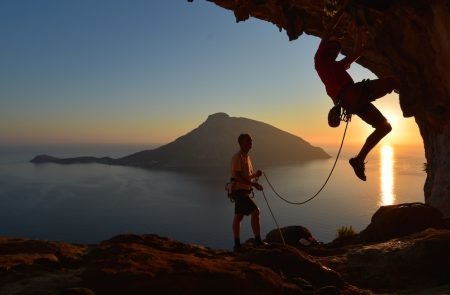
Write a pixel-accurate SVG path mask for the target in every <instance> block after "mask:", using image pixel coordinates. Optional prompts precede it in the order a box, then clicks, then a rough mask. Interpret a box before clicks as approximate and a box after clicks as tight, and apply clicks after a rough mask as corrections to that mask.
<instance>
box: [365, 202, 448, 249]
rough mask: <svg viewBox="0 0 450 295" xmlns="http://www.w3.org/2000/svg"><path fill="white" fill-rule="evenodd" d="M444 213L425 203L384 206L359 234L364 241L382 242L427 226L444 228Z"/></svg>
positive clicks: (418, 230)
mask: <svg viewBox="0 0 450 295" xmlns="http://www.w3.org/2000/svg"><path fill="white" fill-rule="evenodd" d="M443 227H445V225H444V219H443V218H442V214H441V213H440V212H439V211H438V210H437V209H435V208H433V207H431V206H429V205H426V204H423V203H406V204H399V205H390V206H382V207H380V209H378V211H377V212H375V214H374V215H373V216H372V220H371V223H370V224H369V225H368V226H367V228H366V229H364V230H363V231H362V232H361V233H360V234H359V240H360V241H362V242H382V241H387V240H389V239H392V238H398V237H402V236H405V235H408V234H412V233H416V232H420V231H422V230H424V229H427V228H443Z"/></svg>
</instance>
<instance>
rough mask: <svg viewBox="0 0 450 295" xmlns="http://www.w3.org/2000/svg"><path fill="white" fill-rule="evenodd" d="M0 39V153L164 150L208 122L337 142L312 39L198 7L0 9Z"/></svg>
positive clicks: (356, 70) (74, 4)
mask: <svg viewBox="0 0 450 295" xmlns="http://www.w3.org/2000/svg"><path fill="white" fill-rule="evenodd" d="M0 36H1V38H2V39H1V45H0V56H1V58H0V103H1V109H0V143H164V142H167V141H170V140H172V139H174V138H176V137H178V136H180V135H182V134H184V133H186V132H187V131H189V130H191V129H192V128H195V127H196V126H198V125H199V124H200V123H201V122H202V121H204V120H205V119H206V117H207V116H208V115H209V114H212V113H215V112H219V111H223V112H227V113H229V114H230V115H232V116H243V117H249V118H253V119H256V120H261V121H265V122H267V123H270V124H273V125H275V126H277V127H279V128H281V129H284V130H287V131H289V132H291V133H294V134H296V135H299V136H302V137H304V138H305V139H307V140H308V139H310V140H313V141H322V139H324V138H327V137H328V136H329V135H330V134H332V133H330V132H336V131H330V130H329V129H328V127H327V125H326V119H325V118H326V113H327V112H328V109H329V108H330V106H331V100H329V98H327V96H326V93H325V90H324V89H323V86H322V84H321V82H320V80H319V78H318V76H317V74H316V72H315V71H314V66H313V61H312V58H313V55H314V52H315V50H316V47H317V45H318V42H319V39H317V38H315V37H310V36H302V37H301V38H300V39H299V40H297V41H294V42H289V41H288V38H287V36H286V35H285V33H284V32H282V33H280V32H279V31H278V29H277V28H276V27H275V26H273V25H271V24H269V23H266V22H262V21H259V20H256V19H251V20H249V21H246V22H244V23H239V24H236V22H235V19H234V15H233V13H232V12H230V11H226V10H224V9H222V8H219V7H218V6H216V5H214V4H212V3H210V2H207V1H204V0H196V1H194V2H193V3H188V2H187V1H182V0H166V1H144V0H132V1H126V0H108V1H106V0H89V1H88V0H80V1H61V0H58V1H57V0H53V1H50V0H40V1H32V0H15V1H2V2H0ZM351 73H352V75H353V77H354V78H355V80H361V79H362V78H366V77H372V78H373V77H374V76H373V75H372V74H371V73H370V72H368V71H367V70H365V69H363V68H361V67H359V66H356V67H352V70H351ZM389 100H390V102H389V103H388V105H386V107H387V108H389V109H392V110H393V112H394V113H395V115H394V116H399V115H398V114H399V112H398V111H399V108H398V102H397V100H396V98H393V99H389ZM355 125H356V124H355ZM361 128H365V127H355V128H354V130H355V132H360V131H361V130H366V129H361ZM338 133H340V131H339V132H338ZM355 134H356V133H355ZM360 137H362V138H361V140H362V139H364V138H363V137H364V136H360Z"/></svg>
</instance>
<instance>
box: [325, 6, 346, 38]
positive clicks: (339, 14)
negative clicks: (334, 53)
mask: <svg viewBox="0 0 450 295" xmlns="http://www.w3.org/2000/svg"><path fill="white" fill-rule="evenodd" d="M349 2H350V0H343V4H342V7H341V8H340V9H339V10H338V12H337V13H336V14H335V15H334V16H333V18H332V20H331V22H330V24H329V25H328V27H327V29H326V30H325V33H324V34H323V36H322V40H328V39H330V37H331V36H332V35H333V31H334V29H335V28H336V26H337V24H338V23H339V22H340V21H341V19H342V16H343V15H344V12H345V8H346V7H347V4H348V3H349Z"/></svg>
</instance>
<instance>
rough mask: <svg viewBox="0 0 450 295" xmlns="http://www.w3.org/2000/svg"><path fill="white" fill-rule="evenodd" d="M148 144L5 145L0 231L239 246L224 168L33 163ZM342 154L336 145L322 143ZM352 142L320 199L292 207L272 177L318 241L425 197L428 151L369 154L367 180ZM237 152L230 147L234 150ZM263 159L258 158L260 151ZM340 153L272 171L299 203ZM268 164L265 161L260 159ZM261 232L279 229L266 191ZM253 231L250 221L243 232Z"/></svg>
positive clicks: (284, 213) (295, 219)
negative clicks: (354, 160)
mask: <svg viewBox="0 0 450 295" xmlns="http://www.w3.org/2000/svg"><path fill="white" fill-rule="evenodd" d="M144 148H148V146H147V147H143V146H40V147H11V146H10V147H0V202H1V206H0V235H1V236H16V237H27V238H39V239H51V240H64V241H69V242H80V243H91V242H98V241H101V240H104V239H108V238H110V237H112V236H114V235H117V234H121V233H138V234H139V233H156V234H159V235H162V236H170V237H172V238H175V239H178V240H181V241H185V242H190V243H197V244H202V245H206V246H210V247H215V248H230V247H231V245H232V235H231V220H232V216H233V209H234V207H233V204H232V203H230V202H229V201H228V199H227V198H226V195H225V192H224V189H223V186H224V183H225V182H226V180H227V179H228V177H229V176H228V173H227V171H224V172H223V173H219V174H217V175H209V176H201V175H189V174H180V173H174V172H162V171H148V170H143V169H137V168H127V167H116V166H107V165H99V164H85V165H68V166H63V165H57V164H43V165H34V164H31V163H29V162H28V161H29V160H30V159H31V158H32V157H33V156H34V155H36V154H40V153H48V154H52V155H55V156H61V157H63V156H76V155H94V156H104V155H108V156H112V157H117V156H123V155H126V154H129V153H131V152H134V151H138V150H142V149H144ZM325 149H326V150H327V152H329V153H330V154H331V155H335V153H336V150H335V149H336V147H331V148H325ZM354 150H355V149H354V147H351V146H345V147H344V152H343V155H342V157H341V160H340V161H339V162H338V166H337V168H336V170H335V173H334V175H333V177H332V179H331V181H330V183H329V184H328V186H327V187H326V188H325V190H324V191H323V192H322V194H321V195H319V197H317V198H316V199H315V200H314V201H313V202H311V203H308V204H307V205H304V206H293V205H288V204H285V203H283V202H282V201H280V200H279V199H277V198H276V197H275V196H274V194H273V193H271V192H270V191H269V189H268V186H267V185H265V182H264V181H261V183H262V184H263V186H264V185H265V187H266V191H267V193H266V194H267V197H268V198H269V202H270V204H271V206H272V209H273V211H274V213H275V214H276V216H277V218H278V222H279V223H280V225H282V226H287V225H303V226H306V227H308V228H309V229H310V230H311V231H312V233H313V235H314V236H315V237H316V238H318V239H319V240H321V241H324V242H328V241H330V240H332V239H333V238H335V236H336V229H337V228H339V227H341V226H344V225H345V226H349V225H351V226H353V228H354V229H356V230H358V231H359V230H362V229H364V228H365V227H366V226H367V224H368V223H369V222H370V217H371V216H372V214H373V213H374V211H375V210H376V209H377V208H378V207H379V206H380V205H384V204H385V205H387V204H397V203H403V202H416V201H423V190H422V188H423V184H424V181H425V173H424V172H423V163H424V162H425V159H424V155H423V149H420V148H407V147H396V146H388V145H385V146H382V147H380V148H378V149H377V150H374V151H373V152H372V154H371V156H370V157H369V158H368V161H369V163H368V164H367V171H366V172H367V176H368V181H367V182H362V181H359V180H358V179H357V178H356V177H355V176H354V175H353V171H352V170H351V168H350V166H349V165H348V163H347V161H348V158H349V156H351V155H353V152H354ZM230 156H231V155H230ZM254 162H255V166H257V159H254ZM332 163H333V159H330V160H321V161H312V162H309V163H307V164H304V165H297V166H284V167H276V168H267V169H265V171H266V173H267V175H268V176H269V178H270V180H271V182H272V183H273V184H274V186H275V187H276V188H277V189H278V191H279V192H280V193H282V194H284V195H285V196H286V197H288V198H290V199H292V200H293V201H300V200H303V199H305V198H307V197H309V196H310V195H311V194H313V193H314V192H315V191H316V190H317V189H318V188H319V187H320V186H321V184H322V182H323V181H324V179H325V177H326V176H327V174H328V172H329V169H330V168H331V165H332ZM259 168H262V169H264V167H259ZM255 201H256V203H257V204H258V206H259V207H260V209H261V212H262V215H261V216H262V234H263V235H265V234H266V233H267V232H268V230H271V229H273V228H274V227H275V225H274V223H273V220H272V219H271V217H270V214H269V211H268V209H267V207H266V205H265V202H264V200H263V198H262V195H260V194H259V193H258V194H257V195H256V198H255ZM249 237H251V229H250V224H249V219H248V218H246V219H244V222H243V224H242V239H246V238H249Z"/></svg>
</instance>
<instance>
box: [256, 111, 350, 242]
mask: <svg viewBox="0 0 450 295" xmlns="http://www.w3.org/2000/svg"><path fill="white" fill-rule="evenodd" d="M350 119H351V114H348V116H346V117H345V119H342V120H343V121H344V122H345V123H346V124H345V130H344V134H343V135H342V141H341V146H340V147H339V151H338V153H337V155H336V160H335V161H334V164H333V167H332V168H331V171H330V173H329V174H328V177H327V179H326V180H325V182H324V184H323V185H322V187H321V188H320V189H319V190H318V191H317V193H315V194H314V195H313V196H312V197H310V198H308V199H306V200H305V201H303V202H292V201H289V200H287V199H286V198H284V197H283V196H281V195H280V194H279V193H278V192H277V191H276V190H275V188H274V187H273V185H272V183H270V181H269V178H268V177H267V175H266V173H264V172H263V175H264V178H265V179H266V181H267V184H268V185H269V186H270V188H271V189H272V191H273V192H274V193H275V195H276V196H278V197H279V198H280V199H281V200H283V201H285V202H286V203H288V204H292V205H303V204H306V203H308V202H309V201H311V200H313V199H314V198H315V197H317V196H318V195H319V194H320V192H322V190H323V189H324V188H325V186H326V185H327V183H328V181H329V180H330V178H331V175H332V174H333V171H334V168H335V167H336V164H337V161H338V160H339V156H340V154H341V151H342V147H343V146H344V140H345V135H346V134H347V128H348V123H349V122H350ZM261 192H262V195H263V197H264V200H265V201H266V204H267V208H269V212H270V215H272V219H273V221H274V222H275V225H276V226H277V229H278V232H279V233H280V237H281V241H282V242H283V246H284V247H286V241H285V240H284V236H283V232H282V231H281V228H280V225H279V224H278V221H277V219H276V217H275V214H273V211H272V208H271V207H270V204H269V201H268V200H267V197H266V193H265V192H264V189H263V190H262V191H261Z"/></svg>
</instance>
